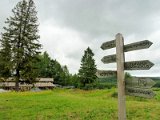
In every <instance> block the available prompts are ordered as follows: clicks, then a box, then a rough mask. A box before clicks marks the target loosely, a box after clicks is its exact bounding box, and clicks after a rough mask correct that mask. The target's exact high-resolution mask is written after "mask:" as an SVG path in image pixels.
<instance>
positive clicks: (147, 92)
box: [126, 87, 155, 98]
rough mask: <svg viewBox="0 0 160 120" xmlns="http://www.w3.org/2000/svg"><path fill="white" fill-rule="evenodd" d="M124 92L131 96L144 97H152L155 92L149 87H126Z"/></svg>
mask: <svg viewBox="0 0 160 120" xmlns="http://www.w3.org/2000/svg"><path fill="white" fill-rule="evenodd" d="M126 94H127V95H131V96H139V97H144V98H153V97H154V96H155V93H154V92H153V91H152V90H151V89H140V88H132V87H127V88H126Z"/></svg>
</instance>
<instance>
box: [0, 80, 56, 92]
mask: <svg viewBox="0 0 160 120" xmlns="http://www.w3.org/2000/svg"><path fill="white" fill-rule="evenodd" d="M53 81H54V80H53V78H37V79H36V81H35V83H33V84H28V83H26V82H25V81H23V80H21V81H20V82H19V88H20V89H21V90H30V89H31V88H33V87H36V88H40V89H51V88H54V87H55V85H54V84H53ZM0 88H3V89H7V90H13V89H15V82H14V80H13V79H12V78H8V79H2V78H1V79H0Z"/></svg>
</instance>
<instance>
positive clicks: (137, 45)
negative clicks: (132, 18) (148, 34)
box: [124, 40, 153, 52]
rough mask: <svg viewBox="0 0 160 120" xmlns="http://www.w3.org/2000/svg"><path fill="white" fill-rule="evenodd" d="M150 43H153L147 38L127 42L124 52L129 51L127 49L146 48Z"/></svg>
mask: <svg viewBox="0 0 160 120" xmlns="http://www.w3.org/2000/svg"><path fill="white" fill-rule="evenodd" d="M152 44H153V43H152V42H150V41H148V40H144V41H140V42H135V43H131V44H128V45H125V46H124V52H129V51H133V50H140V49H146V48H149V47H150V46H151V45H152Z"/></svg>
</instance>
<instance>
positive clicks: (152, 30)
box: [0, 0, 160, 76]
mask: <svg viewBox="0 0 160 120" xmlns="http://www.w3.org/2000/svg"><path fill="white" fill-rule="evenodd" d="M18 1H19V0H0V31H2V28H3V26H5V24H4V21H5V20H6V18H7V17H9V16H10V15H12V13H11V10H12V9H13V7H14V6H15V5H16V4H17V2H18ZM34 1H35V4H36V7H37V11H38V18H39V23H40V26H39V30H40V31H39V34H40V36H41V38H40V42H41V44H42V45H43V51H47V52H48V53H49V55H50V56H51V57H52V58H53V59H57V60H58V61H59V62H60V63H61V64H62V65H67V66H68V68H69V70H70V72H71V73H77V72H78V69H79V67H80V61H81V57H82V55H83V54H84V50H85V49H86V48H87V47H88V46H89V47H90V48H91V49H92V50H93V52H94V54H95V56H94V58H95V60H96V64H97V68H98V69H103V70H115V69H116V64H115V63H113V64H103V63H102V62H101V59H102V57H103V56H106V55H111V54H114V53H115V49H111V50H106V51H103V50H102V49H101V48H100V46H101V44H102V43H103V42H106V41H110V40H113V39H115V35H116V34H117V33H122V35H123V37H124V42H125V44H128V43H132V42H136V41H142V40H150V41H152V42H153V45H152V46H151V47H150V48H149V49H144V50H139V51H133V52H128V53H126V54H125V59H126V61H134V60H150V61H152V62H153V63H154V64H155V65H154V66H153V67H152V68H151V69H150V70H145V71H132V72H131V71H128V72H130V73H131V74H132V75H137V76H160V70H159V68H160V6H159V5H160V0H154V1H153V0H132V1H131V0H34Z"/></svg>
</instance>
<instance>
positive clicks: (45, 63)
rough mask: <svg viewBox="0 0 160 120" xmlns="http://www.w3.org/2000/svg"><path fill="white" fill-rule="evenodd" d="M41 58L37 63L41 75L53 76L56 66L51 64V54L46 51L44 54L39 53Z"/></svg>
mask: <svg viewBox="0 0 160 120" xmlns="http://www.w3.org/2000/svg"><path fill="white" fill-rule="evenodd" d="M39 60H40V61H39V62H38V63H37V67H38V69H39V77H53V73H52V69H53V67H54V66H52V65H51V58H50V57H49V54H48V53H47V52H46V51H45V52H44V53H43V54H42V55H39Z"/></svg>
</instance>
